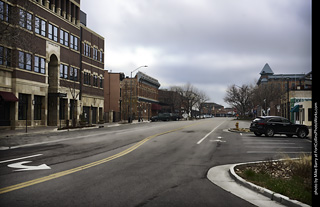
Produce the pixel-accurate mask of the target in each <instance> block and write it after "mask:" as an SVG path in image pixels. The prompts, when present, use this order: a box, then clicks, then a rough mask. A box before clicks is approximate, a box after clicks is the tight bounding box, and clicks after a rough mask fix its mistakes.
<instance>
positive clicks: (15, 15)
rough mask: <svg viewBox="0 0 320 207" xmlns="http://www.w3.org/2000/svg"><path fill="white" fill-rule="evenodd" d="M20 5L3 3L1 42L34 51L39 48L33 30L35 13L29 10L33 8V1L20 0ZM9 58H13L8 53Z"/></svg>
mask: <svg viewBox="0 0 320 207" xmlns="http://www.w3.org/2000/svg"><path fill="white" fill-rule="evenodd" d="M18 3H19V5H20V6H21V7H22V8H24V9H22V8H20V7H17V6H11V5H10V4H3V6H2V7H1V8H0V14H1V19H2V20H3V21H1V22H0V31H1V34H0V43H1V44H3V45H6V46H9V47H11V48H17V47H18V48H21V49H24V50H29V51H34V49H37V44H34V41H32V40H33V34H32V31H33V29H34V26H35V24H34V21H33V19H34V17H33V14H31V13H29V12H27V11H28V10H31V7H32V6H33V3H31V2H30V1H27V0H25V1H19V2H18ZM7 58H8V59H11V58H12V57H11V54H8V57H7Z"/></svg>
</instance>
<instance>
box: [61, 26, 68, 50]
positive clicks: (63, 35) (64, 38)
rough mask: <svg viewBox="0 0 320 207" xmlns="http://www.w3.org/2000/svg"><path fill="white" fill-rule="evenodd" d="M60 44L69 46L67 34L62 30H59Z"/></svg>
mask: <svg viewBox="0 0 320 207" xmlns="http://www.w3.org/2000/svg"><path fill="white" fill-rule="evenodd" d="M60 43H61V44H63V45H65V46H69V33H68V32H66V31H64V30H62V29H61V30H60Z"/></svg>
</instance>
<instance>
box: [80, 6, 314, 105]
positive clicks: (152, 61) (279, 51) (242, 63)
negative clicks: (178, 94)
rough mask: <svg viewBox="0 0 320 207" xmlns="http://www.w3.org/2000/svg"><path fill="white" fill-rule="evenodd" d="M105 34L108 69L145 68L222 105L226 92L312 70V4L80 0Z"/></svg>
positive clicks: (164, 83)
mask: <svg viewBox="0 0 320 207" xmlns="http://www.w3.org/2000/svg"><path fill="white" fill-rule="evenodd" d="M81 5H82V8H81V9H82V10H84V11H85V12H86V13H87V14H88V27H89V28H91V29H93V30H95V31H97V32H98V33H99V34H101V35H102V36H104V37H105V50H106V58H105V60H106V63H105V68H106V69H109V70H110V69H111V70H113V71H123V72H125V73H126V74H130V71H132V70H134V69H135V68H136V67H138V66H140V65H145V64H147V65H149V67H148V68H147V69H144V70H143V71H144V72H146V73H148V74H149V75H151V76H153V77H154V78H157V79H158V80H159V81H160V83H161V84H162V86H164V87H168V86H170V85H178V84H184V83H187V82H189V83H191V84H194V85H196V86H197V87H199V89H201V90H204V91H206V92H207V93H208V95H209V97H210V98H211V101H216V102H218V103H221V104H224V103H223V96H224V91H223V90H224V89H225V88H227V86H228V85H231V84H233V83H235V84H239V85H240V84H243V83H252V82H253V81H254V79H257V78H259V72H260V71H261V69H262V67H263V66H264V64H265V63H266V62H268V63H269V65H270V66H271V68H272V69H273V70H274V72H275V73H306V72H309V71H310V70H311V0H281V1H279V0H259V1H256V0H223V1H220V0H198V1H194V0H176V1H169V0H152V1H150V0H120V1H115V0H113V1H112V0H111V1H98V0H91V1H81Z"/></svg>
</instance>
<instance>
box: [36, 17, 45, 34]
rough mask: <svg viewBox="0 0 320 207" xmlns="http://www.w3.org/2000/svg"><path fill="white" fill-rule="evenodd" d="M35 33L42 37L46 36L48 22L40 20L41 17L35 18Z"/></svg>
mask: <svg viewBox="0 0 320 207" xmlns="http://www.w3.org/2000/svg"><path fill="white" fill-rule="evenodd" d="M34 25H35V26H34V27H35V29H34V31H35V33H37V34H41V35H42V36H44V37H45V36H46V21H44V20H43V19H40V18H39V17H35V18H34Z"/></svg>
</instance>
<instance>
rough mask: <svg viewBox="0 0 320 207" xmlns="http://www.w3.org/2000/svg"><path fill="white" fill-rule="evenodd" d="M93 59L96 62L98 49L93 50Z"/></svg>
mask: <svg viewBox="0 0 320 207" xmlns="http://www.w3.org/2000/svg"><path fill="white" fill-rule="evenodd" d="M93 59H94V60H98V49H97V48H93Z"/></svg>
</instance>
